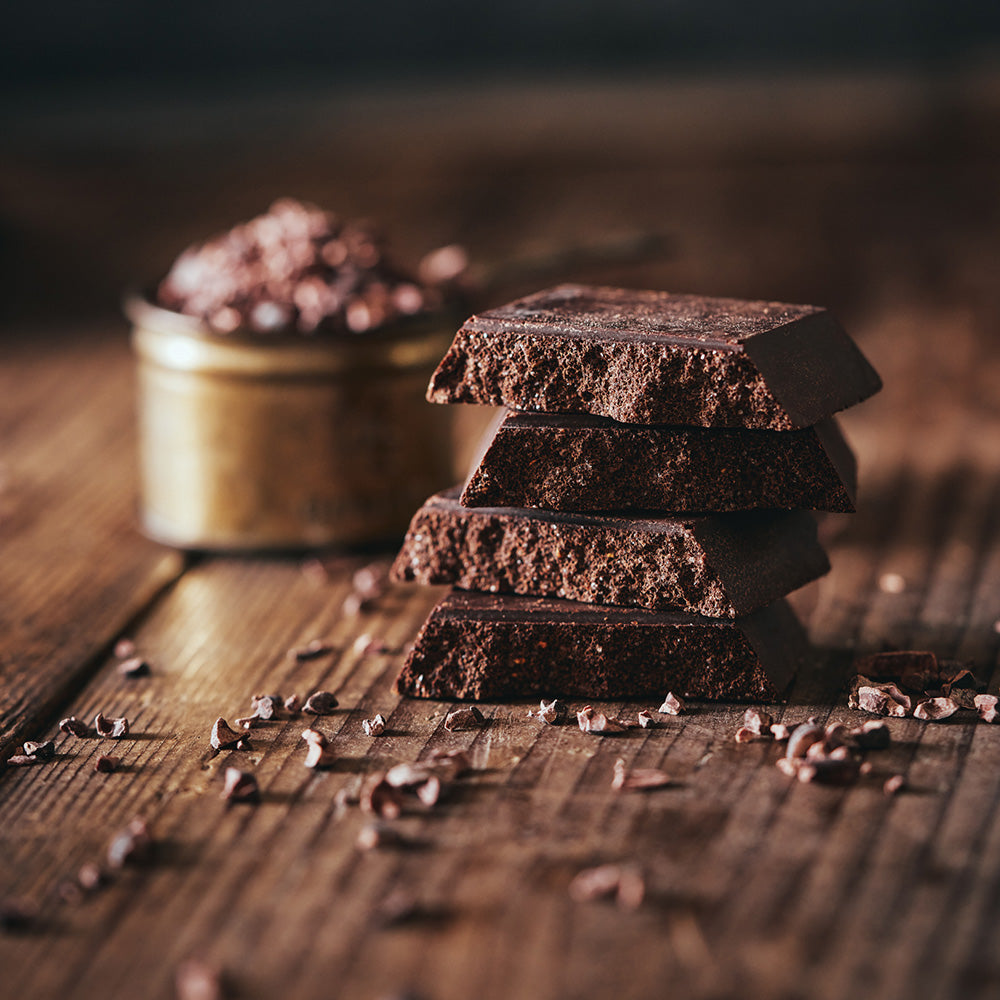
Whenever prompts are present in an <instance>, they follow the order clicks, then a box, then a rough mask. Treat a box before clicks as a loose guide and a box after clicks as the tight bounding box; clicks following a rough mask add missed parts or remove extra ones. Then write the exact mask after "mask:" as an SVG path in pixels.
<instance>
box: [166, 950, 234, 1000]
mask: <svg viewBox="0 0 1000 1000" xmlns="http://www.w3.org/2000/svg"><path fill="white" fill-rule="evenodd" d="M174 990H175V993H176V996H177V1000H222V997H223V995H224V992H225V991H224V985H223V981H222V970H221V969H220V968H219V967H218V966H217V965H212V964H210V963H208V962H204V961H202V960H201V959H200V958H188V959H185V960H184V961H183V962H181V964H180V965H178V966H177V970H176V971H175V973H174Z"/></svg>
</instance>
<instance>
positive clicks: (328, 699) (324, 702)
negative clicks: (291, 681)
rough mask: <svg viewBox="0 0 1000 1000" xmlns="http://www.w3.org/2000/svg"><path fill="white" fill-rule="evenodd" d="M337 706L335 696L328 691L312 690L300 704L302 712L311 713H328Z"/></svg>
mask: <svg viewBox="0 0 1000 1000" xmlns="http://www.w3.org/2000/svg"><path fill="white" fill-rule="evenodd" d="M336 707H337V698H336V696H335V695H333V694H331V693H330V692H329V691H314V692H313V693H312V694H311V695H309V697H308V698H307V699H306V703H305V704H304V705H303V706H302V711H303V712H309V713H310V714H312V715H329V714H330V713H331V712H332V711H333V710H334V709H335V708H336Z"/></svg>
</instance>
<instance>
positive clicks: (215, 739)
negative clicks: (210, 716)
mask: <svg viewBox="0 0 1000 1000" xmlns="http://www.w3.org/2000/svg"><path fill="white" fill-rule="evenodd" d="M243 740H244V734H243V733H238V732H237V731H236V730H235V729H231V728H230V727H229V723H228V722H226V720H225V719H223V718H222V716H219V718H218V719H216V720H215V724H214V725H213V726H212V735H211V737H210V739H209V742H210V743H211V744H212V749H213V750H233V749H237V748H238V747H239V744H240V743H242V742H243Z"/></svg>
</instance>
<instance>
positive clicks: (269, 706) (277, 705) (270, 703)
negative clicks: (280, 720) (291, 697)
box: [250, 694, 284, 722]
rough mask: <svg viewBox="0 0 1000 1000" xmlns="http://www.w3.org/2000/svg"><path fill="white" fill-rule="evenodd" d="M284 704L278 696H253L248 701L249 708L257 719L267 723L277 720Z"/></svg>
mask: <svg viewBox="0 0 1000 1000" xmlns="http://www.w3.org/2000/svg"><path fill="white" fill-rule="evenodd" d="M283 705H284V702H283V701H282V698H281V695H280V694H255V695H254V696H253V697H252V698H251V699H250V706H251V708H253V710H254V713H255V714H256V716H257V718H258V719H262V720H263V721H264V722H268V721H270V720H271V719H274V718H277V716H278V713H279V712H280V711H281V709H282V706H283Z"/></svg>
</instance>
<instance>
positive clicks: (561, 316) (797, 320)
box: [427, 285, 882, 430]
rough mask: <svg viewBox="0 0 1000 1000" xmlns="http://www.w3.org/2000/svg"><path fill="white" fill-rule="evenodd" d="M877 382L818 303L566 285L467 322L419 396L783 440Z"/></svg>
mask: <svg viewBox="0 0 1000 1000" xmlns="http://www.w3.org/2000/svg"><path fill="white" fill-rule="evenodd" d="M881 385H882V383H881V380H880V379H879V377H878V375H877V374H876V373H875V371H874V369H873V368H872V367H871V365H870V364H869V363H868V362H867V360H866V359H865V357H864V355H863V354H862V353H861V352H860V351H859V350H858V348H857V347H856V346H855V344H854V342H853V341H852V340H851V339H850V337H848V336H847V334H846V333H845V332H844V331H843V330H842V329H841V327H840V326H839V325H838V324H837V322H836V321H835V320H834V319H833V318H832V317H831V316H830V314H829V313H828V312H827V311H826V310H825V309H820V308H817V307H816V306H802V305H788V304H785V303H780V302H745V301H741V300H738V299H719V298H705V297H702V296H697V295H670V294H668V293H666V292H638V291H630V290H627V289H621V288H601V287H587V286H580V285H561V286H559V287H557V288H552V289H548V290H547V291H543V292H538V293H537V294H535V295H530V296H528V297H527V298H523V299H518V300H517V301H515V302H512V303H510V304H509V305H506V306H503V307H501V308H499V309H492V310H490V311H488V312H484V313H481V314H479V315H476V316H473V317H471V318H470V319H469V320H467V321H466V323H465V324H464V325H463V326H462V328H461V330H459V331H458V333H457V334H456V336H455V340H454V343H453V344H452V346H451V348H450V349H449V351H448V353H447V354H446V355H445V357H444V359H443V360H442V361H441V363H440V364H439V365H438V368H437V371H436V372H435V373H434V376H433V378H432V379H431V383H430V386H429V388H428V390H427V398H428V399H429V400H430V401H431V402H434V403H485V404H489V405H505V406H510V407H513V408H515V409H520V410H534V411H543V412H550V413H554V412H572V413H591V414H596V415H598V416H604V417H611V418H613V419H615V420H620V421H622V422H624V423H640V424H694V425H697V426H703V427H754V428H769V429H771V430H790V429H793V428H800V427H808V426H811V425H812V424H815V423H818V422H819V421H820V420H822V419H824V418H825V417H828V416H830V415H831V414H833V413H836V412H837V411H839V410H843V409H846V408H847V407H849V406H852V405H853V404H855V403H859V402H861V401H862V400H863V399H867V398H868V397H869V396H871V395H873V394H874V393H876V392H878V390H879V389H880V388H881Z"/></svg>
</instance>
